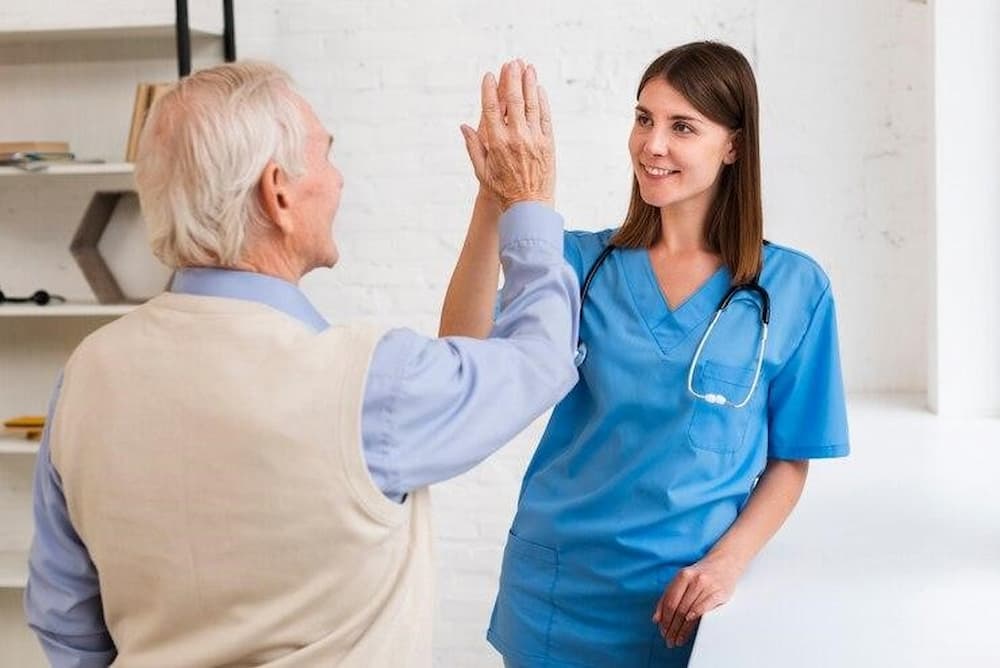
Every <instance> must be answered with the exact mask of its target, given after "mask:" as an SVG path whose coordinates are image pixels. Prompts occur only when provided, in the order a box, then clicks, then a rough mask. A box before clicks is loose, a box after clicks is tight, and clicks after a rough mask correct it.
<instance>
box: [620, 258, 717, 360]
mask: <svg viewBox="0 0 1000 668" xmlns="http://www.w3.org/2000/svg"><path fill="white" fill-rule="evenodd" d="M620 259H621V262H622V265H623V269H624V273H625V278H626V280H627V282H628V285H629V289H630V290H631V292H632V298H633V299H634V300H635V305H636V308H637V309H638V311H639V314H640V316H641V317H642V319H643V321H644V322H645V323H646V327H647V328H648V329H649V332H650V335H651V336H652V337H653V340H654V341H655V342H656V344H657V345H658V346H659V348H660V351H661V352H662V353H663V354H664V355H668V354H669V353H670V351H671V350H673V349H674V348H675V347H676V346H677V345H678V344H680V343H681V342H682V341H684V340H685V339H686V338H687V337H688V336H689V335H690V334H691V333H692V331H693V330H695V329H697V328H698V327H699V325H701V324H702V323H706V321H707V320H708V318H710V317H711V316H712V314H714V313H715V309H716V308H717V307H718V306H719V302H720V301H722V298H723V297H724V296H725V294H726V291H727V290H728V289H729V286H730V283H731V281H732V274H730V272H729V268H728V267H726V266H725V265H722V266H721V267H719V268H718V269H717V270H716V271H715V273H713V274H712V275H711V276H709V277H708V278H707V279H706V280H705V282H704V283H702V284H701V285H700V286H699V287H698V288H697V289H696V290H695V291H694V292H693V293H692V294H691V295H690V296H689V297H688V298H687V299H685V300H684V301H683V302H681V303H680V304H678V305H677V307H676V308H673V309H671V308H670V306H669V305H668V303H667V298H666V297H665V296H664V294H663V291H662V290H661V289H660V282H659V281H658V280H657V278H656V272H654V271H653V265H652V262H651V261H650V259H649V250H648V249H646V248H635V249H627V250H626V249H622V251H621V253H620ZM699 331H700V329H699Z"/></svg>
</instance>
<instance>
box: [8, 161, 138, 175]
mask: <svg viewBox="0 0 1000 668" xmlns="http://www.w3.org/2000/svg"><path fill="white" fill-rule="evenodd" d="M134 171H135V165H133V164H132V163H130V162H99V163H88V162H79V163H74V162H65V163H61V162H55V163H52V164H50V165H49V166H48V167H47V168H45V169H43V170H40V171H37V172H36V171H31V170H27V169H21V168H20V167H0V177H30V178H44V177H46V176H105V175H106V176H123V175H128V176H131V175H132V173H133V172H134Z"/></svg>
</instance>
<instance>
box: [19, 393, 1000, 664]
mask: <svg viewBox="0 0 1000 668" xmlns="http://www.w3.org/2000/svg"><path fill="white" fill-rule="evenodd" d="M850 426H851V437H852V447H853V452H852V454H851V456H850V457H848V458H847V459H844V460H835V461H818V462H815V463H814V464H813V466H812V469H811V472H810V478H809V482H808V484H807V486H806V492H805V495H804V496H803V499H802V501H801V502H800V504H799V507H798V508H797V509H796V510H795V513H794V514H793V516H792V517H791V519H790V520H789V522H788V524H787V525H786V526H785V528H784V529H783V530H782V531H781V532H780V533H779V535H778V536H777V537H776V538H775V539H774V540H773V541H772V543H771V544H770V545H769V546H768V547H767V548H766V549H765V551H764V553H762V554H761V555H760V556H759V557H758V559H757V560H756V562H755V563H754V564H753V565H752V566H751V569H750V571H749V572H748V573H747V575H746V577H745V578H744V581H743V582H742V583H741V584H740V586H739V589H738V590H737V593H736V596H735V598H734V599H733V600H732V601H731V602H730V603H729V604H728V605H726V606H724V607H723V608H720V609H719V610H717V611H715V612H714V613H712V614H711V615H709V616H708V617H707V618H706V619H705V621H704V622H703V625H702V629H701V633H700V635H699V639H698V642H697V643H696V646H695V653H694V657H693V659H692V662H691V666H692V668H752V667H756V666H760V667H764V666H766V667H767V668H781V667H783V666H787V667H793V666H794V667H795V668H801V667H802V666H809V667H810V668H824V667H831V668H832V667H836V668H844V667H848V666H849V667H851V668H867V667H869V666H871V667H873V668H875V667H878V668H883V667H890V666H891V667H895V666H906V667H907V668H911V667H917V666H934V667H935V668H937V667H939V666H962V667H963V668H964V667H979V666H982V667H984V668H986V667H991V668H995V667H996V666H1000V632H998V630H997V620H998V619H1000V616H998V614H997V612H996V609H997V606H998V601H1000V484H998V481H1000V420H976V421H958V420H946V419H939V418H936V417H934V416H933V415H931V414H929V413H927V412H926V411H925V410H924V409H923V397H922V396H853V397H851V400H850ZM492 586H493V584H492V581H491V585H490V589H491V591H492ZM0 594H2V596H0V612H2V613H3V614H0V666H3V667H4V668H6V666H18V667H25V668H27V667H29V666H42V665H44V662H43V661H42V659H41V657H40V654H39V652H38V650H37V648H36V646H35V644H34V640H33V638H31V637H30V635H28V633H27V631H26V629H24V627H23V620H22V617H21V613H20V595H21V592H20V591H19V590H6V591H3V592H0ZM442 605H447V602H442ZM484 614H485V613H484ZM485 623H486V619H485V617H483V618H482V619H477V620H476V628H477V629H479V628H480V627H483V626H484V625H485ZM463 642H467V643H468V645H469V647H470V651H471V648H472V647H473V646H475V649H476V650H477V653H476V656H478V657H486V656H488V657H489V658H488V659H484V660H479V659H477V660H476V661H475V663H456V662H454V661H451V662H444V663H442V661H441V659H442V658H443V657H442V656H441V655H439V656H438V661H437V662H436V664H437V665H441V666H444V665H447V666H449V668H451V667H452V666H459V667H460V668H464V666H466V665H468V666H469V668H478V666H486V665H497V666H499V664H500V661H499V658H497V657H496V654H495V653H493V652H492V651H489V650H488V648H485V640H483V638H482V635H481V633H478V632H477V633H471V634H470V635H469V637H468V638H467V639H465V640H463ZM479 650H481V652H480V651H479Z"/></svg>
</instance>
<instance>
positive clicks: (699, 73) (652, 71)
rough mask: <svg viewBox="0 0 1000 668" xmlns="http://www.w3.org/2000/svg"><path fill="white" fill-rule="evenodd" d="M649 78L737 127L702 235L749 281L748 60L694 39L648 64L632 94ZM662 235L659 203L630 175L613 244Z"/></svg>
mask: <svg viewBox="0 0 1000 668" xmlns="http://www.w3.org/2000/svg"><path fill="white" fill-rule="evenodd" d="M654 77H661V78H663V79H664V80H665V81H666V82H667V83H669V84H670V85H671V86H672V87H673V88H675V89H676V90H677V91H678V92H679V93H680V94H681V95H683V96H684V97H685V98H686V99H687V101H688V102H690V103H691V105H692V106H694V108H695V109H697V110H698V111H699V112H700V113H702V114H704V115H705V116H706V117H707V118H708V119H710V120H712V121H714V122H716V123H719V124H720V125H724V126H725V127H727V128H729V129H730V130H732V131H733V133H734V141H735V146H736V155H737V158H736V161H735V162H734V163H733V164H731V165H723V166H722V171H721V173H720V174H719V184H718V190H717V192H716V195H715V200H714V201H713V202H712V205H711V207H710V208H709V210H708V220H707V223H706V225H705V241H706V242H707V243H708V246H709V248H711V249H712V251H713V252H716V253H718V254H719V255H721V256H722V261H723V262H724V263H725V265H726V266H727V267H729V271H730V272H731V273H732V275H733V282H734V283H736V284H740V283H747V282H750V281H752V280H754V279H755V278H756V276H757V275H758V274H759V273H760V268H761V245H762V244H763V241H764V220H763V219H764V214H763V211H762V207H761V196H760V146H759V142H758V138H757V129H758V120H757V82H756V80H755V79H754V75H753V70H752V69H751V68H750V63H748V62H747V59H746V58H744V57H743V54H742V53H740V52H739V51H737V50H736V49H734V48H733V47H731V46H727V45H725V44H720V43H718V42H692V43H690V44H684V45H682V46H678V47H676V48H674V49H671V50H670V51H667V52H666V53H664V54H663V55H662V56H660V57H659V58H657V59H656V60H654V61H653V62H652V63H650V65H649V67H647V68H646V71H645V73H644V74H643V75H642V79H641V81H640V82H639V88H638V90H637V91H636V99H638V97H639V94H640V93H641V92H642V89H643V87H645V85H646V84H647V83H648V82H649V81H650V80H651V79H653V78H654ZM659 238H660V210H659V209H658V208H657V207H655V206H652V205H650V204H647V203H646V202H644V201H643V199H642V196H641V195H640V194H639V182H638V181H637V180H636V177H635V175H634V174H633V175H632V198H631V201H630V202H629V207H628V213H627V214H626V216H625V222H624V223H622V226H621V228H619V230H618V231H617V232H616V233H615V235H614V237H613V238H612V239H611V243H612V244H614V245H615V246H618V247H621V248H648V247H650V246H652V245H653V244H654V243H656V241H657V240H658V239H659Z"/></svg>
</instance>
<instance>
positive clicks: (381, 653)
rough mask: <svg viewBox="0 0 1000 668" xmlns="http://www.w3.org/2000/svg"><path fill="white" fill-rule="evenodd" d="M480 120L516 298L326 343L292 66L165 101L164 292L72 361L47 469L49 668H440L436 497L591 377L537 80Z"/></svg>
mask: <svg viewBox="0 0 1000 668" xmlns="http://www.w3.org/2000/svg"><path fill="white" fill-rule="evenodd" d="M482 105H483V116H482V119H481V126H480V132H481V133H482V136H483V138H484V139H485V146H486V147H487V150H486V151H485V152H484V151H483V149H482V146H480V145H479V144H476V149H475V150H476V158H477V160H480V161H481V162H480V164H481V166H482V167H483V169H485V170H486V172H487V173H488V174H489V179H488V180H489V183H488V190H489V191H490V192H488V193H486V194H487V196H488V197H490V199H491V201H493V202H496V203H497V204H498V205H499V206H500V208H501V209H503V210H504V214H503V216H502V217H501V219H500V222H499V226H500V229H499V232H500V239H501V244H500V252H499V255H500V261H501V262H502V264H503V267H504V270H505V276H506V281H507V283H506V289H505V291H504V295H505V298H504V302H505V303H503V304H502V310H501V311H500V313H499V315H498V318H497V320H496V326H495V328H494V330H493V332H492V336H491V338H490V339H488V340H486V341H479V340H473V339H463V338H451V339H448V338H445V339H430V338H425V337H423V336H420V335H418V334H416V333H414V332H412V331H408V330H405V329H397V330H392V331H389V332H388V333H386V334H384V335H380V334H379V333H377V332H375V331H373V330H372V329H371V328H370V327H363V326H346V327H330V326H329V325H328V324H327V322H326V321H325V320H324V319H323V317H322V316H321V315H320V314H319V313H318V312H317V311H316V310H315V309H314V308H313V307H312V306H311V305H310V303H309V301H308V300H307V299H306V297H305V296H304V295H303V294H302V293H301V292H300V291H299V289H298V288H297V287H296V284H297V283H298V282H299V279H301V278H302V276H304V275H305V274H306V273H308V272H309V271H311V270H313V269H315V268H318V267H332V266H333V265H334V264H335V263H336V261H337V248H336V246H335V244H334V242H333V238H332V233H331V225H332V221H333V218H334V214H335V212H336V210H337V205H338V202H339V199H340V191H341V187H342V180H341V176H340V173H339V172H338V170H337V168H336V167H335V166H334V164H333V162H332V160H331V158H330V156H329V151H330V149H331V147H332V146H333V137H332V136H331V135H330V134H329V133H328V132H327V131H326V130H325V129H324V128H323V127H322V125H321V123H320V121H319V119H318V118H317V117H316V114H315V113H314V112H313V110H312V109H311V108H310V106H309V105H308V104H307V103H306V102H305V100H303V99H302V98H301V97H300V96H299V95H298V94H296V92H295V91H294V89H293V88H292V85H291V83H290V81H289V79H288V77H287V75H285V74H284V73H283V72H282V71H280V70H278V69H277V68H275V67H272V66H269V65H265V64H260V63H235V64H229V65H224V66H220V67H216V68H212V69H209V70H205V71H202V72H200V73H197V74H195V75H193V76H191V77H189V78H187V79H185V80H183V81H181V82H180V83H179V84H178V85H177V86H176V87H175V88H174V89H173V90H172V91H171V92H169V93H168V94H167V95H166V96H165V97H164V98H162V100H161V101H160V102H159V103H158V104H157V107H156V108H155V110H154V112H153V115H152V117H151V118H150V120H149V122H148V125H147V128H146V129H145V131H144V135H143V138H142V142H141V143H142V156H141V157H140V159H139V162H138V164H137V165H136V181H137V183H138V190H139V195H140V198H141V201H142V206H143V210H144V212H145V216H146V219H147V221H148V223H149V227H150V236H151V243H152V246H153V250H154V252H155V253H156V255H157V256H158V257H159V258H160V259H161V260H162V261H164V262H165V263H167V264H168V265H171V266H173V267H175V268H176V269H177V272H176V276H175V279H174V282H173V284H172V288H171V290H170V292H168V293H166V294H163V295H160V296H158V297H156V298H154V299H152V300H150V301H149V302H148V303H146V304H144V305H143V306H141V307H139V308H137V309H136V310H135V311H133V312H132V313H130V314H129V315H127V316H125V317H123V318H121V319H119V320H117V321H115V322H114V323H112V324H110V325H108V326H106V327H104V328H102V329H100V330H98V331H97V332H96V333H94V334H93V335H91V336H90V337H88V338H87V339H86V340H85V341H84V342H83V343H82V344H81V345H80V347H79V348H78V349H77V350H76V351H75V352H74V353H73V355H72V357H71V358H70V360H69V361H68V363H67V364H66V366H65V368H64V370H63V374H62V377H61V379H60V385H59V387H58V388H57V391H56V395H55V397H54V398H53V401H52V406H51V407H50V420H49V423H48V426H47V429H46V433H45V437H44V441H43V443H42V446H41V449H40V451H39V458H38V468H37V473H36V480H35V485H36V488H35V522H36V534H35V540H34V543H33V545H32V551H31V562H30V579H29V583H28V589H27V593H26V596H25V599H26V600H25V605H26V611H27V616H28V621H29V623H30V625H31V627H32V628H33V629H34V630H35V631H36V632H37V634H38V636H39V638H40V640H41V643H42V646H43V648H44V649H45V652H46V653H47V655H48V658H49V660H50V661H51V663H52V664H53V665H54V666H57V667H58V666H104V665H107V664H109V663H111V662H112V661H116V662H117V665H122V666H155V667H163V666H250V665H253V666H260V665H266V666H273V667H275V668H277V667H279V666H281V667H285V666H309V667H312V666H334V665H338V666H359V667H362V666H363V667H366V668H367V667H371V666H429V665H430V661H431V659H430V656H431V651H430V638H431V618H432V616H433V611H434V607H435V606H434V592H433V578H432V571H433V565H432V562H431V547H430V545H431V536H430V525H429V507H428V493H427V489H426V487H427V485H429V484H431V483H434V482H437V481H441V480H445V479H447V478H451V477H453V476H455V475H458V474H459V473H461V472H463V471H465V470H467V469H468V468H470V467H471V466H473V465H475V464H476V463H478V462H479V461H481V460H483V459H484V458H485V457H487V456H488V455H490V454H491V453H492V452H493V451H495V450H496V449H497V448H498V447H500V446H501V445H502V444H503V443H504V442H505V441H507V440H508V439H509V438H510V437H511V436H513V435H514V434H515V433H517V432H518V431H519V430H520V429H522V428H523V427H525V426H526V425H527V424H528V423H529V422H530V421H532V420H533V419H534V418H535V417H537V416H538V415H540V414H541V413H542V412H543V411H544V410H546V409H547V408H548V407H550V406H551V405H552V404H554V403H555V402H556V401H557V400H558V399H559V398H560V397H562V396H563V394H564V393H565V392H566V391H568V389H569V388H570V387H571V386H572V385H573V383H574V382H575V380H576V372H575V368H574V366H573V363H572V358H573V347H574V344H575V338H576V331H575V324H574V323H575V319H576V311H577V309H578V307H579V304H578V285H577V283H576V279H575V278H574V275H573V272H572V271H571V270H570V269H569V268H568V266H566V265H565V264H564V262H563V259H562V220H561V218H560V217H559V216H558V215H557V214H556V213H555V212H554V211H553V210H552V209H551V201H552V191H553V182H554V164H553V160H554V157H553V144H552V137H551V132H550V125H549V121H548V110H547V108H546V105H545V103H544V96H542V97H539V95H538V88H537V83H536V81H535V79H534V72H533V70H530V69H528V70H526V69H523V68H522V67H521V64H520V63H513V64H510V65H508V66H505V67H504V69H503V71H502V73H501V80H500V82H499V84H498V82H497V81H496V80H495V79H494V78H493V76H492V75H487V76H486V77H485V78H484V80H483V89H482ZM469 150H470V152H472V151H473V148H472V145H471V144H470V146H469ZM482 161H485V162H482Z"/></svg>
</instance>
